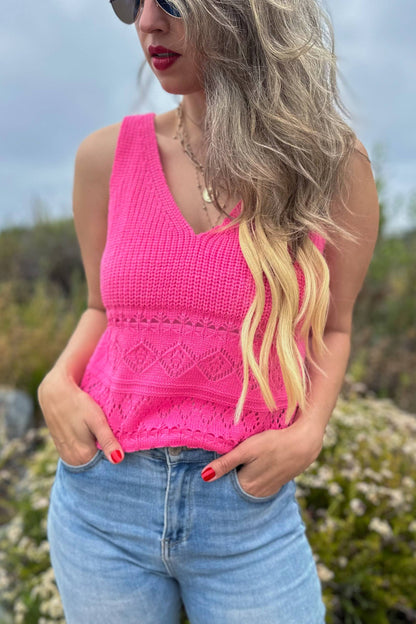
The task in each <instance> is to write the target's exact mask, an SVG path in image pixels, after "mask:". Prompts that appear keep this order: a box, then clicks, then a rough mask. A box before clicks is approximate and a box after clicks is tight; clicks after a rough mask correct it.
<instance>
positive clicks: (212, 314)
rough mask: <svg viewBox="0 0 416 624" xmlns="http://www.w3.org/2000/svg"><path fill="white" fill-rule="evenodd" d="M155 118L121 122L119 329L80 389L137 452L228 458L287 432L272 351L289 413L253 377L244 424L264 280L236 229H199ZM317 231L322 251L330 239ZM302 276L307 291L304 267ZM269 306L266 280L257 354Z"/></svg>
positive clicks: (112, 268) (114, 246)
mask: <svg viewBox="0 0 416 624" xmlns="http://www.w3.org/2000/svg"><path fill="white" fill-rule="evenodd" d="M154 117H155V114H154V113H149V114H146V115H131V116H128V117H125V118H124V119H123V121H122V124H121V129H120V134H119V137H118V142H117V147H116V152H115V158H114V163H113V170H112V174H111V179H110V200H109V216H108V232H107V242H106V247H105V250H104V253H103V257H102V262H101V293H102V300H103V303H104V306H105V308H106V312H107V319H108V325H107V328H106V330H105V332H104V333H103V335H102V336H101V339H100V341H99V343H98V344H97V347H96V349H95V351H94V353H93V355H92V357H91V359H90V361H89V363H88V365H87V367H86V370H85V372H84V376H83V379H82V381H81V388H82V389H83V390H85V391H86V392H88V393H89V394H90V395H91V397H92V398H93V399H94V400H95V401H96V402H97V403H98V404H99V405H100V406H101V408H102V409H103V410H104V413H105V414H106V417H107V419H108V422H109V424H110V426H111V428H112V430H113V432H114V434H115V436H116V437H117V439H118V440H119V442H120V444H121V446H122V447H123V449H124V450H125V451H126V452H131V451H135V450H140V449H149V448H154V447H161V446H188V447H191V448H197V447H200V448H204V449H207V450H215V451H217V452H218V453H221V454H222V453H226V452H228V451H230V450H231V449H232V448H233V447H234V446H236V445H237V444H239V443H240V442H242V441H243V440H244V439H246V438H248V437H249V436H252V435H253V434H256V433H260V432H262V431H265V430H268V429H282V428H284V427H286V424H285V420H284V410H285V407H286V403H287V397H286V393H285V389H284V387H283V383H282V377H281V371H280V367H279V362H278V359H277V355H276V353H275V350H273V349H272V352H271V358H270V386H271V389H272V392H273V395H274V397H275V400H276V405H277V406H278V409H277V410H275V411H274V412H270V411H269V410H268V408H267V406H266V404H265V402H264V400H263V398H262V396H261V392H260V389H259V386H258V384H257V382H256V380H255V378H254V376H253V375H252V374H251V372H250V385H249V391H248V395H247V399H246V403H245V406H244V410H243V414H242V417H241V420H240V422H239V423H238V424H237V425H234V422H233V419H234V411H235V407H236V404H237V401H238V398H239V396H240V394H241V389H242V380H243V363H242V356H241V347H240V343H239V330H240V326H241V323H242V321H243V319H244V317H245V315H246V313H247V310H248V308H249V306H250V304H251V302H252V300H253V297H254V294H255V285H254V280H253V278H252V275H251V273H250V270H249V268H248V266H247V263H246V261H245V259H244V257H243V255H242V253H241V250H240V247H239V242H238V228H237V227H233V228H231V229H230V230H228V231H227V232H224V233H219V232H218V231H217V230H218V227H219V226H216V227H214V228H213V229H211V230H210V231H208V232H203V233H201V234H195V233H194V231H193V230H192V228H191V226H190V225H189V224H188V222H187V221H186V220H185V218H184V217H183V216H182V214H181V212H180V210H179V208H178V207H177V205H176V204H175V201H174V199H173V197H172V195H171V193H170V191H169V187H168V185H167V182H166V179H165V177H164V173H163V169H162V165H161V161H160V156H159V151H158V144H157V140H156V133H155V128H154ZM240 208H241V205H240V203H239V204H237V206H235V208H234V210H233V211H232V213H231V215H230V217H231V218H232V217H234V216H236V215H237V214H238V212H239V210H240ZM230 220H231V219H226V222H229V221H230ZM311 238H312V240H313V241H314V243H315V245H316V246H317V247H318V248H319V249H320V251H321V252H322V251H323V248H324V244H325V242H324V240H323V239H321V238H319V237H317V236H312V237H311ZM297 273H298V281H299V286H300V294H301V296H302V292H303V283H302V280H303V275H302V273H301V272H300V270H299V268H298V267H297ZM270 307H271V306H270V296H269V291H268V286H267V284H266V310H265V312H266V314H265V315H264V316H263V318H264V322H263V320H262V323H261V325H260V327H259V330H258V335H259V340H258V341H257V343H255V355H256V357H258V355H259V348H260V344H261V329H262V328H263V330H264V327H265V324H266V320H267V317H268V312H269V310H270ZM298 344H299V343H298ZM299 347H300V350H301V353H302V355H303V356H304V353H305V349H304V345H302V344H299ZM256 349H257V350H256ZM295 417H296V416H295V415H294V416H292V419H291V420H290V422H289V423H288V425H290V424H292V422H294V420H295Z"/></svg>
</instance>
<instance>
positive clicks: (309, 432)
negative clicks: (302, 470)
mask: <svg viewBox="0 0 416 624" xmlns="http://www.w3.org/2000/svg"><path fill="white" fill-rule="evenodd" d="M292 426H296V427H297V428H298V429H299V433H300V434H301V437H302V441H303V451H304V452H307V453H308V454H309V455H310V457H311V458H312V461H315V459H317V458H318V456H319V454H320V452H321V450H322V446H323V440H324V435H325V426H324V425H323V424H322V423H320V422H319V421H317V420H315V419H313V418H312V417H311V416H310V415H306V414H305V413H301V414H300V415H299V416H298V418H297V420H296V422H295V423H294V425H292Z"/></svg>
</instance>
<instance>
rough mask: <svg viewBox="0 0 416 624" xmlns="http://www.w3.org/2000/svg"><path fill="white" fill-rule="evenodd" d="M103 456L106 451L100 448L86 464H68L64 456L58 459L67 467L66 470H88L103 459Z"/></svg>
mask: <svg viewBox="0 0 416 624" xmlns="http://www.w3.org/2000/svg"><path fill="white" fill-rule="evenodd" d="M103 457H104V451H102V450H101V449H98V450H97V452H96V453H95V455H94V456H93V457H91V459H90V460H89V461H87V462H86V463H85V464H79V465H78V466H73V465H72V464H68V463H67V462H66V461H64V460H63V459H62V457H60V458H59V460H58V461H59V463H60V464H61V465H62V466H63V467H64V468H65V470H68V471H69V472H86V471H87V470H91V468H93V467H94V466H96V465H97V464H98V462H100V461H101V460H102V459H103Z"/></svg>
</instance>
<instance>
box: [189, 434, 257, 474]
mask: <svg viewBox="0 0 416 624" xmlns="http://www.w3.org/2000/svg"><path fill="white" fill-rule="evenodd" d="M248 459H249V457H248V455H247V452H246V446H245V444H244V442H242V443H241V444H239V445H238V446H236V447H235V448H234V449H232V451H230V452H229V453H225V455H221V457H218V458H217V459H214V461H212V462H211V463H209V464H208V465H207V466H205V468H204V469H203V470H202V471H201V477H202V478H203V480H204V481H216V480H217V479H219V478H220V477H222V476H224V475H225V474H227V472H230V470H232V469H233V468H236V467H237V466H238V465H240V464H244V463H245V462H246V461H247V460H248Z"/></svg>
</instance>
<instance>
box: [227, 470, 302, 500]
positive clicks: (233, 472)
mask: <svg viewBox="0 0 416 624" xmlns="http://www.w3.org/2000/svg"><path fill="white" fill-rule="evenodd" d="M230 476H231V482H232V484H233V486H234V489H235V490H236V492H237V494H239V496H240V497H241V498H243V499H244V500H246V501H249V502H250V503H267V502H269V501H273V500H275V499H276V498H278V497H280V496H282V495H283V494H284V492H285V491H286V490H287V489H288V487H289V486H290V484H291V483H292V481H288V483H285V484H284V485H282V487H281V488H280V490H278V491H277V492H276V493H275V494H270V495H269V496H254V494H249V493H248V492H246V491H245V490H244V489H243V487H242V485H241V483H240V481H239V478H238V471H237V468H233V469H232V470H231V471H230Z"/></svg>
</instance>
